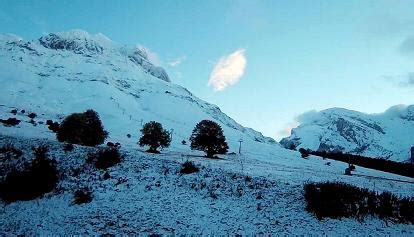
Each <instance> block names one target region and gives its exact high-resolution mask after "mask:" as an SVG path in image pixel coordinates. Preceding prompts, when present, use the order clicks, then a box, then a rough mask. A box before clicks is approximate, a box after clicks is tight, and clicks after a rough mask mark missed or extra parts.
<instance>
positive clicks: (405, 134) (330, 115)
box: [280, 105, 414, 161]
mask: <svg viewBox="0 0 414 237" xmlns="http://www.w3.org/2000/svg"><path fill="white" fill-rule="evenodd" d="M413 115H414V105H408V106H406V105H396V106H392V107H390V108H389V109H387V110H386V111H385V112H383V113H375V114H366V113H362V112H358V111H352V110H347V109H343V108H330V109H326V110H322V111H319V112H316V111H313V112H308V113H305V114H303V115H302V116H299V118H298V120H299V122H300V125H299V126H298V127H297V128H294V129H292V132H291V135H290V136H289V137H287V138H283V139H282V140H281V141H280V143H281V145H282V146H284V147H285V148H288V149H290V148H295V149H299V148H305V149H311V150H315V151H316V150H318V151H329V152H335V151H340V152H346V153H351V154H357V155H363V156H370V157H377V158H385V159H391V160H396V161H407V160H409V158H410V149H411V147H412V146H414V144H411V142H410V141H413V140H414V123H413V121H414V119H413V118H414V116H413Z"/></svg>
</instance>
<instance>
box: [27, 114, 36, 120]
mask: <svg viewBox="0 0 414 237" xmlns="http://www.w3.org/2000/svg"><path fill="white" fill-rule="evenodd" d="M36 116H37V115H36V113H30V114H29V115H27V117H29V118H31V119H34V118H36Z"/></svg>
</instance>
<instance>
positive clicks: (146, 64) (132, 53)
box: [0, 30, 170, 82]
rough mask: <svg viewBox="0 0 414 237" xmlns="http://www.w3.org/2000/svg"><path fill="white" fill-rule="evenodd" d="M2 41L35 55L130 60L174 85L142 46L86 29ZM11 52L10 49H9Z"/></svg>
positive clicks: (5, 35)
mask: <svg viewBox="0 0 414 237" xmlns="http://www.w3.org/2000/svg"><path fill="white" fill-rule="evenodd" d="M0 41H1V42H5V43H6V47H7V46H18V47H20V48H24V49H27V50H29V51H32V53H35V54H36V53H37V54H42V51H43V50H42V47H40V46H43V47H44V48H47V49H52V50H56V51H69V52H73V53H75V54H79V55H83V56H85V57H98V56H99V55H103V54H106V56H111V55H114V54H115V55H118V56H122V57H124V58H127V59H129V60H130V61H132V62H134V63H135V64H136V65H138V66H140V67H142V68H143V69H144V70H146V71H147V72H148V73H149V74H151V75H153V76H154V77H157V78H159V79H161V80H164V81H167V82H170V78H169V77H168V74H167V73H166V72H165V70H164V69H163V68H161V67H158V66H156V65H154V64H153V63H152V62H150V61H149V59H148V55H147V53H146V52H145V50H144V49H143V48H141V47H138V46H127V45H119V44H117V43H115V42H113V41H112V40H110V39H109V38H108V37H106V36H105V35H103V34H101V33H98V34H89V33H88V32H86V31H82V30H71V31H67V32H57V33H50V34H48V35H45V36H42V37H40V38H39V40H37V41H27V42H26V41H24V40H23V39H21V38H20V37H18V36H14V35H11V34H3V35H1V36H0ZM8 49H10V47H9V48H8Z"/></svg>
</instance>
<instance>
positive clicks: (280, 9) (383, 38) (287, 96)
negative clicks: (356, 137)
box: [0, 0, 414, 139]
mask: <svg viewBox="0 0 414 237" xmlns="http://www.w3.org/2000/svg"><path fill="white" fill-rule="evenodd" d="M69 29H83V30H86V31H89V32H90V33H98V32H101V33H103V34H105V35H106V36H108V37H109V38H111V39H112V40H114V41H116V42H119V43H122V44H140V45H143V46H145V47H146V48H148V50H150V52H152V59H153V60H154V62H155V63H157V64H159V65H161V66H163V67H165V68H166V70H167V72H168V73H169V75H170V77H171V78H172V81H173V82H174V83H177V84H180V85H182V86H184V87H186V88H188V89H189V90H190V91H192V92H193V93H194V94H195V95H197V96H199V97H200V98H202V99H204V100H206V101H208V102H211V103H213V104H217V105H218V106H220V108H221V109H222V110H223V111H224V112H225V113H227V114H228V115H230V116H231V117H233V118H235V119H236V120H237V121H238V122H240V123H241V124H243V125H245V126H249V127H252V128H254V129H256V130H259V131H261V132H262V133H264V134H265V135H268V136H272V137H275V138H277V139H279V138H281V137H283V136H286V135H288V134H287V132H288V130H289V128H290V127H292V126H294V125H296V124H295V122H294V121H295V117H296V116H298V115H300V114H301V113H303V112H306V111H309V110H314V109H316V110H321V109H325V108H330V107H344V108H348V109H353V110H359V111H363V112H369V113H377V112H382V111H384V110H385V109H387V108H388V107H390V106H392V105H396V104H414V95H413V92H414V1H408V0H407V1H398V0H389V1H381V0H375V1H374V0H362V1H361V0H347V1H342V0H335V1H316V0H315V1H308V0H306V1H305V0H304V1H295V0H293V1H274V0H268V1H254V0H253V1H247V0H246V1H230V0H223V1H219V0H213V1H205V0H202V1H198V0H188V1H184V0H182V1H178V0H176V1H166V0H149V1H143V0H141V1H139V0H134V1H125V0H123V1H105V0H99V1H89V0H83V1H74V0H70V1H65V0H59V1H47V0H43V1H38V0H37V1H29V0H13V1H6V0H2V1H0V32H1V33H14V34H16V35H19V36H21V37H23V38H25V39H36V38H39V37H40V36H41V35H42V34H46V33H49V32H56V31H65V30H69Z"/></svg>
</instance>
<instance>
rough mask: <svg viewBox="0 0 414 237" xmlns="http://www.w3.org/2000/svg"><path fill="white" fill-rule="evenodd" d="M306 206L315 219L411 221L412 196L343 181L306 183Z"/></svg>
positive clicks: (413, 207) (413, 201)
mask: <svg viewBox="0 0 414 237" xmlns="http://www.w3.org/2000/svg"><path fill="white" fill-rule="evenodd" d="M304 196H305V200H306V203H307V206H306V210H307V211H308V212H310V213H313V214H314V215H315V216H316V217H317V218H318V219H323V218H325V217H329V218H334V219H340V218H342V217H345V218H348V217H351V218H356V219H358V220H363V219H364V218H365V217H366V216H375V217H379V218H381V219H390V220H392V221H396V222H400V223H414V220H413V218H414V212H412V210H414V199H413V198H401V199H400V198H398V197H397V196H395V195H394V194H392V193H389V192H384V193H381V194H377V193H375V192H373V191H369V190H368V189H365V188H358V187H355V186H352V185H349V184H345V183H335V182H325V183H306V184H305V185H304Z"/></svg>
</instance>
